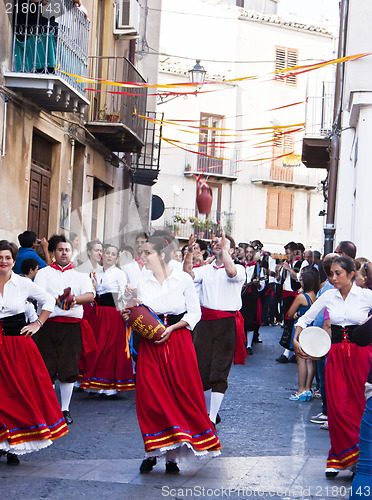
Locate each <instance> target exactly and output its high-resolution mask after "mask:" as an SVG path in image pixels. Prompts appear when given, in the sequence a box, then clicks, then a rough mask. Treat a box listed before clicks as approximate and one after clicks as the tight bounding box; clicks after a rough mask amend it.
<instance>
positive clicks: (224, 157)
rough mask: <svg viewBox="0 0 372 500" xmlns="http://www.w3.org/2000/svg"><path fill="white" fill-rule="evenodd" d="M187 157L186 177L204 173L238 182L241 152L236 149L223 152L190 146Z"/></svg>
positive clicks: (205, 147)
mask: <svg viewBox="0 0 372 500" xmlns="http://www.w3.org/2000/svg"><path fill="white" fill-rule="evenodd" d="M186 149H188V150H189V151H194V153H191V152H188V153H187V156H186V165H185V175H187V174H195V173H201V172H204V173H205V174H206V175H209V176H213V177H219V178H226V179H229V180H236V179H237V178H238V173H237V171H238V170H239V166H238V159H239V152H238V151H237V150H236V149H233V150H227V149H226V150H223V152H219V151H217V150H216V149H214V150H211V149H210V148H209V149H208V148H207V146H198V147H196V146H195V145H188V146H187V147H186Z"/></svg>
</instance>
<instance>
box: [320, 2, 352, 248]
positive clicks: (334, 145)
mask: <svg viewBox="0 0 372 500" xmlns="http://www.w3.org/2000/svg"><path fill="white" fill-rule="evenodd" d="M348 14H349V0H341V5H340V30H339V39H338V54H337V57H338V58H342V57H345V53H346V37H347V22H348ZM344 74H345V63H338V64H337V71H336V87H335V101H334V109H333V126H332V131H331V134H330V140H331V144H330V155H329V156H330V159H329V185H328V204H327V219H326V225H325V227H324V255H327V254H328V253H331V252H333V246H334V239H335V231H336V229H335V212H336V197H337V175H338V166H339V160H340V143H341V114H342V98H343V89H344Z"/></svg>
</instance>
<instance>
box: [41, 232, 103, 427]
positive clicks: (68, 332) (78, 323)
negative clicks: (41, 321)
mask: <svg viewBox="0 0 372 500" xmlns="http://www.w3.org/2000/svg"><path fill="white" fill-rule="evenodd" d="M53 255H54V258H55V262H54V263H53V264H51V265H50V266H48V267H45V268H44V269H41V271H43V272H40V271H39V272H38V274H37V275H36V278H35V283H37V284H38V285H39V286H41V288H43V289H44V290H45V291H47V292H48V293H50V295H52V296H53V297H54V299H55V302H56V303H55V306H54V309H53V312H52V314H51V315H50V318H49V319H48V321H47V322H46V323H45V325H44V328H43V329H42V330H40V331H39V332H38V333H37V334H36V335H35V337H34V338H35V342H36V344H37V346H38V348H39V351H40V353H41V355H42V357H43V359H44V362H45V364H46V367H47V369H48V372H49V375H50V378H51V379H52V382H53V384H54V383H55V381H56V380H59V381H60V392H61V408H62V413H63V415H64V416H65V420H66V423H67V424H72V422H73V420H72V417H71V414H70V411H69V410H70V401H71V397H72V391H73V388H74V382H76V380H77V378H78V375H79V369H78V362H79V358H80V354H81V350H82V347H84V349H85V351H89V350H91V349H94V348H96V347H97V346H96V345H95V342H94V337H93V333H92V330H91V328H90V326H89V325H88V323H87V322H86V321H85V320H83V304H88V303H89V302H92V301H93V299H94V289H93V285H92V282H91V280H90V279H89V276H88V275H87V274H84V273H79V272H78V271H76V270H75V269H74V268H73V265H72V264H71V256H72V245H71V243H70V242H69V241H67V240H66V238H65V237H64V236H60V238H59V241H58V242H57V243H56V247H55V250H54V252H53ZM67 288H71V294H72V295H73V301H72V302H71V304H66V302H61V300H60V296H61V295H63V293H64V290H66V289H67Z"/></svg>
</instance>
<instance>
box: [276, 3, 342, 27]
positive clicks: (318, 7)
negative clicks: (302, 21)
mask: <svg viewBox="0 0 372 500" xmlns="http://www.w3.org/2000/svg"><path fill="white" fill-rule="evenodd" d="M338 5H339V0H311V1H310V0H280V2H279V4H278V13H279V14H281V13H291V14H295V15H300V16H304V17H306V18H309V19H317V20H329V21H333V22H337V21H338V18H339V7H338Z"/></svg>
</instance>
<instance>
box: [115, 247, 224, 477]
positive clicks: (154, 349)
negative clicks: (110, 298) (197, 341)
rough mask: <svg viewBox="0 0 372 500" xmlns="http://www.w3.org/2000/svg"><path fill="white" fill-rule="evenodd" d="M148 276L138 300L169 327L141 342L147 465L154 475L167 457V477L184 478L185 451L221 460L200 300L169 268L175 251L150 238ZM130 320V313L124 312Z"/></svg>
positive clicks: (139, 381) (144, 469)
mask: <svg viewBox="0 0 372 500" xmlns="http://www.w3.org/2000/svg"><path fill="white" fill-rule="evenodd" d="M143 255H144V260H145V266H146V268H147V269H148V270H150V271H151V273H146V274H144V275H143V277H142V278H141V280H140V282H139V284H138V298H139V299H140V300H141V302H143V303H144V304H145V305H147V306H149V307H151V308H152V309H153V310H154V311H155V313H156V314H157V315H158V316H159V317H160V319H161V320H162V321H163V322H164V323H165V325H166V330H165V332H164V334H163V337H162V338H161V340H159V341H157V342H152V341H150V340H147V339H143V338H141V340H140V345H139V353H138V354H139V355H138V362H137V378H136V387H137V390H136V408H137V417H138V421H139V425H140V428H141V432H142V436H143V440H144V444H145V452H146V453H145V459H144V460H143V462H142V464H141V467H140V472H141V473H142V474H144V473H148V472H150V471H151V470H152V469H153V467H154V465H155V464H156V457H157V456H159V455H166V472H167V473H170V474H176V473H178V472H179V468H178V465H177V463H176V459H177V457H178V454H179V452H180V449H181V447H182V448H183V449H184V450H185V451H186V450H187V449H189V450H191V451H193V453H194V454H195V455H197V456H201V455H209V456H214V455H219V454H220V449H221V446H220V443H219V440H218V437H217V435H216V433H215V429H214V427H213V424H212V423H211V421H210V419H209V417H208V413H207V409H206V404H205V399H204V393H203V387H202V383H201V378H200V374H199V370H198V364H197V360H196V355H195V350H194V347H193V344H192V339H191V332H190V331H191V330H192V329H193V328H194V327H195V325H196V323H197V322H198V321H199V319H200V316H201V313H200V306H199V300H198V297H197V294H196V291H195V287H194V284H193V281H192V279H191V277H190V276H189V275H188V274H186V273H184V272H182V271H179V270H177V269H171V268H170V267H169V261H170V249H169V246H168V243H167V242H166V241H165V240H164V239H162V238H150V239H149V242H148V243H147V244H146V246H145V250H144V252H143ZM124 317H125V318H126V319H127V318H128V313H127V312H126V311H124Z"/></svg>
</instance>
